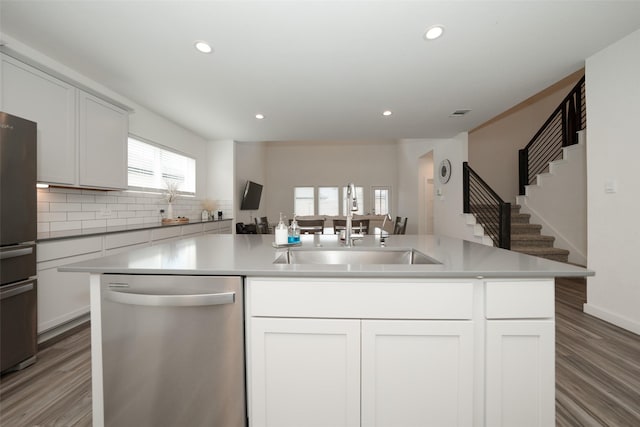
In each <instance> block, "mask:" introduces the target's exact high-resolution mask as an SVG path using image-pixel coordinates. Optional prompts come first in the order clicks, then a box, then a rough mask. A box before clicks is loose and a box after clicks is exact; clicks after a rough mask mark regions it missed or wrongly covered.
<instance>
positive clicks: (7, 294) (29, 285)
mask: <svg viewBox="0 0 640 427" xmlns="http://www.w3.org/2000/svg"><path fill="white" fill-rule="evenodd" d="M20 283H24V284H23V285H21V286H12V287H11V289H7V290H1V291H0V300H3V299H5V298H11V297H14V296H16V295H20V294H24V293H25V292H29V291H32V290H33V280H32V279H28V280H23V281H22V282H19V283H16V285H20Z"/></svg>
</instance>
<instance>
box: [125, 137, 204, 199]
mask: <svg viewBox="0 0 640 427" xmlns="http://www.w3.org/2000/svg"><path fill="white" fill-rule="evenodd" d="M128 175H129V187H130V188H133V189H137V190H166V188H167V184H166V183H167V181H173V182H177V183H178V191H179V192H180V193H183V194H185V193H186V194H195V192H196V161H195V159H192V158H190V157H187V156H184V155H182V154H178V153H175V152H173V151H169V150H166V149H164V148H160V147H158V146H155V145H152V144H148V143H146V142H142V141H140V140H138V139H135V138H132V137H129V166H128Z"/></svg>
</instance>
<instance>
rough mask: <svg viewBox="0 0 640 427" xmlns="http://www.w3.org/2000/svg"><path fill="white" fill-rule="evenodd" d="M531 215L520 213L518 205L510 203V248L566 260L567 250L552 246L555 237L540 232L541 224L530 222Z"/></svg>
mask: <svg viewBox="0 0 640 427" xmlns="http://www.w3.org/2000/svg"><path fill="white" fill-rule="evenodd" d="M530 217H531V215H529V214H526V213H520V205H511V250H512V251H516V252H520V253H523V254H527V255H533V256H538V257H541V258H546V259H550V260H553V261H560V262H568V260H569V251H568V250H566V249H559V248H554V247H553V242H554V241H555V237H553V236H543V235H542V234H540V230H541V229H542V225H539V224H531V223H530V222H529V219H530Z"/></svg>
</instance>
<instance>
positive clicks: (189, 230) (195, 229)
mask: <svg viewBox="0 0 640 427" xmlns="http://www.w3.org/2000/svg"><path fill="white" fill-rule="evenodd" d="M198 233H202V224H190V225H183V226H182V235H183V236H187V235H189V234H198Z"/></svg>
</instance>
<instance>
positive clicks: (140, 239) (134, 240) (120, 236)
mask: <svg viewBox="0 0 640 427" xmlns="http://www.w3.org/2000/svg"><path fill="white" fill-rule="evenodd" d="M147 242H149V230H142V231H132V232H128V233H117V234H107V235H106V236H105V249H113V248H120V247H122V246H131V245H137V244H140V243H147Z"/></svg>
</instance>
